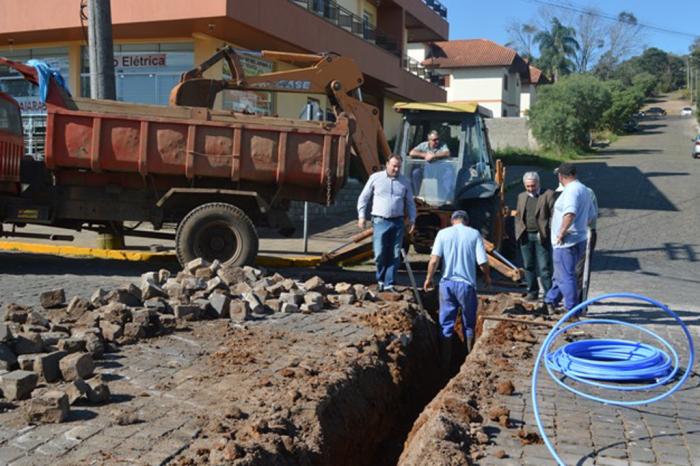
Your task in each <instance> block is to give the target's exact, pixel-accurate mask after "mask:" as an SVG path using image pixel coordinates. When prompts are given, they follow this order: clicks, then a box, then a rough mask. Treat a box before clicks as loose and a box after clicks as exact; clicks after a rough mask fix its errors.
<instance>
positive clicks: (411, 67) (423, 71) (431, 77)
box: [402, 55, 445, 88]
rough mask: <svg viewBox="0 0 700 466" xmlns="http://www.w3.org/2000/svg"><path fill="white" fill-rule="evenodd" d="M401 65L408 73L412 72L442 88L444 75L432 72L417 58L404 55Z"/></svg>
mask: <svg viewBox="0 0 700 466" xmlns="http://www.w3.org/2000/svg"><path fill="white" fill-rule="evenodd" d="M402 65H403V69H404V70H406V71H408V72H409V73H411V74H414V75H416V76H418V77H419V78H421V79H423V80H425V81H428V82H429V83H432V84H435V85H436V86H440V87H442V88H444V87H445V77H444V76H441V75H439V74H437V73H434V72H433V71H432V70H430V69H429V68H426V67H425V66H423V65H422V64H421V62H419V61H418V60H415V59H413V58H411V57H409V56H406V55H404V57H403V60H402Z"/></svg>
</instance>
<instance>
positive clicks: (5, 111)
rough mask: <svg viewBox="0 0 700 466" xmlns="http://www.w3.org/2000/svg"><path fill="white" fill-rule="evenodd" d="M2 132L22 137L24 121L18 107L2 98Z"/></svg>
mask: <svg viewBox="0 0 700 466" xmlns="http://www.w3.org/2000/svg"><path fill="white" fill-rule="evenodd" d="M0 130H3V131H7V132H9V133H12V134H15V135H17V136H21V135H22V120H21V118H20V116H19V111H18V110H17V107H15V106H14V104H13V103H11V102H10V101H8V100H5V99H2V98H0Z"/></svg>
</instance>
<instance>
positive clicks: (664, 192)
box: [480, 117, 700, 466]
mask: <svg viewBox="0 0 700 466" xmlns="http://www.w3.org/2000/svg"><path fill="white" fill-rule="evenodd" d="M643 127H644V131H643V132H642V133H640V134H636V135H631V136H626V137H623V138H621V139H620V140H619V141H617V142H616V143H615V144H613V145H611V146H610V147H609V148H608V149H606V150H603V151H601V152H600V153H599V154H597V155H596V156H593V157H591V156H589V157H587V158H586V160H585V161H583V162H582V163H581V164H580V178H581V180H582V181H584V183H586V184H587V185H589V186H590V187H592V188H593V189H594V190H595V191H596V193H597V197H598V201H599V205H600V210H601V212H600V213H601V217H600V219H599V221H598V241H599V243H598V249H597V251H596V255H595V257H594V264H593V277H592V283H591V290H590V295H589V296H591V297H592V296H598V295H600V294H603V293H611V292H634V293H639V294H643V295H646V296H649V297H651V298H654V299H656V300H658V301H661V302H663V303H665V304H667V305H669V307H671V308H672V309H673V310H675V311H676V312H677V313H678V314H679V315H680V317H681V318H682V319H683V320H684V322H685V323H686V324H688V325H689V326H690V330H691V333H692V334H693V336H694V338H695V340H696V341H697V340H698V337H700V300H699V299H698V297H699V296H700V293H699V292H698V290H700V215H698V213H699V211H700V209H699V207H698V203H699V202H700V184H699V183H698V179H699V178H700V160H694V159H691V157H690V138H691V137H692V136H693V134H694V132H695V130H696V126H695V124H694V123H693V121H692V120H690V119H681V118H677V117H669V118H667V119H664V120H659V121H655V122H646V123H645V124H644V125H643ZM551 182H553V176H552V175H551V174H550V175H548V176H545V183H551ZM589 316H595V317H611V318H618V319H620V320H624V321H627V322H632V323H638V324H641V325H644V326H645V328H648V329H650V330H653V331H655V332H658V333H659V334H660V335H661V336H663V337H664V338H666V339H667V340H668V341H670V342H672V343H673V344H674V345H675V347H676V348H677V349H679V350H680V353H681V359H682V361H681V364H682V369H683V370H684V369H685V367H687V364H686V363H687V361H688V359H687V351H685V338H684V336H683V334H682V333H681V331H680V329H679V327H678V326H677V325H676V324H675V322H672V321H670V319H668V318H666V317H665V316H664V314H662V313H660V312H657V311H656V310H655V309H654V308H653V307H652V306H648V305H637V304H632V303H630V302H629V301H624V300H617V299H616V300H612V301H610V300H609V301H606V304H605V305H600V306H594V307H592V308H591V309H590V313H589ZM586 328H587V329H591V327H586ZM591 331H592V332H593V334H594V335H595V336H597V337H605V338H623V339H629V340H635V341H637V340H640V339H641V340H643V341H644V340H645V337H644V336H641V334H640V332H638V331H636V330H633V329H629V328H623V327H619V326H609V325H606V326H602V327H597V328H595V329H593V330H591ZM695 368H696V373H695V374H694V375H693V376H692V377H691V378H690V380H689V381H688V382H687V383H686V385H685V386H684V387H683V389H682V390H681V391H680V392H678V393H676V394H674V395H673V396H671V397H669V398H666V399H664V400H662V401H660V402H658V403H655V404H652V405H646V406H642V407H639V408H616V407H613V406H606V405H603V404H600V403H596V402H592V401H589V400H586V399H583V398H581V397H578V396H575V395H573V394H571V393H569V392H566V391H565V390H563V389H561V388H559V387H557V386H555V385H554V383H553V382H552V381H551V380H550V379H549V378H548V377H547V375H546V373H545V371H544V370H542V371H541V373H540V377H541V383H540V390H539V391H538V393H539V394H540V397H539V399H540V403H541V410H542V411H541V412H542V416H543V420H544V423H545V425H546V426H547V430H548V434H549V436H550V438H551V439H552V440H553V441H555V442H556V448H557V450H558V451H559V453H560V454H561V455H562V457H563V458H564V460H565V461H566V464H576V465H593V464H595V465H608V466H615V465H625V466H632V465H679V466H681V465H698V464H700V405H699V404H698V400H700V379H699V377H698V375H697V362H696V364H695ZM516 387H520V388H522V392H521V393H519V394H518V396H516V397H513V398H512V399H511V400H510V401H509V404H508V406H509V407H510V408H511V413H512V415H513V417H514V419H515V420H516V421H518V422H525V423H526V425H529V426H530V427H532V426H534V417H533V413H532V403H531V401H530V393H529V392H530V390H529V377H523V378H522V379H521V380H519V381H517V382H516ZM579 388H580V387H579ZM584 391H587V392H590V390H584ZM656 393H658V391H657V392H656ZM607 395H610V393H607ZM610 396H611V397H612V398H614V399H625V400H629V399H640V398H642V396H639V395H635V394H627V395H623V396H619V395H615V394H612V395H610ZM504 447H505V448H506V449H507V451H508V453H509V455H510V458H509V459H506V460H500V459H495V458H494V457H492V456H489V457H487V458H485V459H484V460H483V461H482V462H481V463H480V464H483V465H493V466H495V465H506V464H508V465H522V464H527V465H538V466H541V465H549V464H555V463H554V462H553V461H552V460H551V457H550V455H549V453H548V451H547V449H546V448H545V447H544V446H543V445H528V446H525V447H522V446H520V445H519V443H518V442H517V441H516V442H513V439H512V438H511V435H510V434H509V433H508V432H505V431H501V432H499V433H498V434H497V438H496V440H495V445H494V446H493V452H495V451H497V450H498V449H500V448H504Z"/></svg>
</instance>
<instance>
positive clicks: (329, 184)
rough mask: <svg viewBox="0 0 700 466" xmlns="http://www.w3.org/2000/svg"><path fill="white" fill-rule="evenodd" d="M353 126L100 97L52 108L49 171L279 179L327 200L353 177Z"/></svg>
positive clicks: (291, 192) (292, 194)
mask: <svg viewBox="0 0 700 466" xmlns="http://www.w3.org/2000/svg"><path fill="white" fill-rule="evenodd" d="M348 138H349V124H348V120H347V118H345V117H340V118H338V121H336V122H334V123H327V122H311V121H303V120H294V119H284V118H274V117H261V116H257V115H245V114H241V113H234V112H227V111H214V110H209V109H206V108H199V107H165V106H157V105H140V104H131V103H124V102H114V101H107V100H92V99H80V98H76V99H71V100H70V101H67V102H66V106H56V105H48V122H47V134H46V158H45V163H46V166H47V168H49V169H52V170H70V169H82V170H91V171H93V172H97V173H101V172H105V173H107V172H117V173H138V174H139V175H141V176H142V177H145V176H147V175H153V176H158V175H169V176H180V177H184V178H186V179H188V180H195V179H198V178H216V179H220V180H223V179H225V180H228V181H230V182H231V184H232V185H234V186H235V184H236V183H238V182H253V183H263V184H266V185H270V184H274V185H276V186H277V188H278V190H280V191H279V192H280V193H281V195H282V196H283V197H288V198H290V199H295V200H306V201H312V202H319V203H323V204H326V203H328V202H330V201H331V200H332V199H333V198H334V196H335V193H336V192H337V190H338V189H340V187H342V185H343V184H344V182H345V177H346V171H347V169H346V166H347V165H348V164H347V163H346V162H347V160H348V157H349V145H348Z"/></svg>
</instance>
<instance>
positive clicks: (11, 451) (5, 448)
mask: <svg viewBox="0 0 700 466" xmlns="http://www.w3.org/2000/svg"><path fill="white" fill-rule="evenodd" d="M26 453H27V451H26V450H25V449H23V448H20V447H17V446H14V445H8V444H5V445H2V446H0V464H10V463H11V462H12V461H14V460H16V459H18V458H20V457H22V456H24V455H25V454H26Z"/></svg>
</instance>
